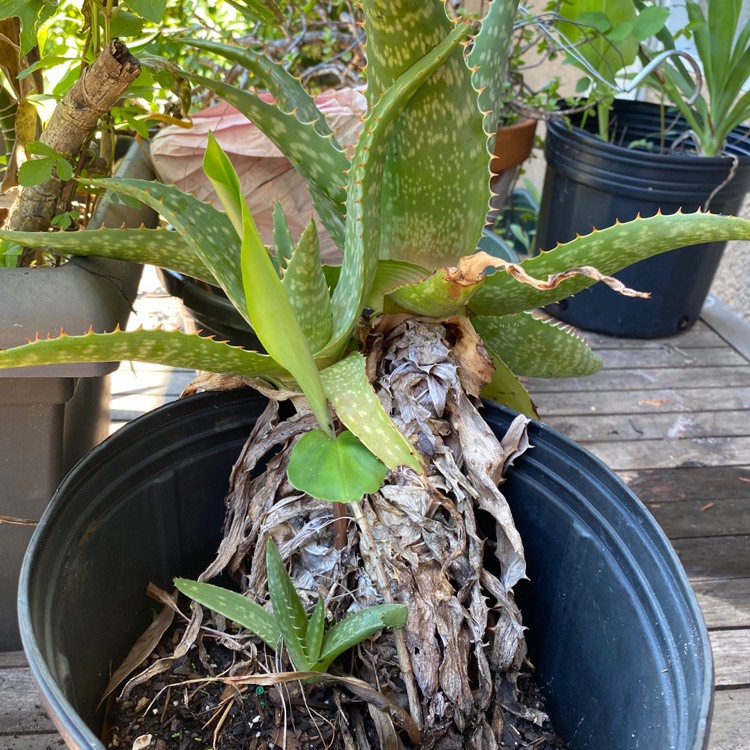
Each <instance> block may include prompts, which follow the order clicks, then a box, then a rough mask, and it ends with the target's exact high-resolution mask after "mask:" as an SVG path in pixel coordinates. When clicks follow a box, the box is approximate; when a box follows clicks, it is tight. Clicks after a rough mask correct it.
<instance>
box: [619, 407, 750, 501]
mask: <svg viewBox="0 0 750 750" xmlns="http://www.w3.org/2000/svg"><path fill="white" fill-rule="evenodd" d="M748 419H750V415H748ZM620 476H621V477H622V479H623V480H624V481H625V482H627V484H628V486H629V487H630V489H632V490H633V492H635V494H636V495H638V497H639V498H640V499H641V500H642V501H643V502H645V503H650V502H668V501H672V500H675V501H679V500H709V499H710V500H732V499H735V498H738V497H747V496H748V494H750V466H709V467H694V468H685V467H682V468H679V469H639V470H637V471H631V472H622V473H621V474H620Z"/></svg>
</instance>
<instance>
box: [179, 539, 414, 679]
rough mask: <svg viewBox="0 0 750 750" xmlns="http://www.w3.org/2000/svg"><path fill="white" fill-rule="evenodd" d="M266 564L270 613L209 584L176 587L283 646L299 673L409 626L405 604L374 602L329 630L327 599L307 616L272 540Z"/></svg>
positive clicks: (267, 641) (324, 665)
mask: <svg viewBox="0 0 750 750" xmlns="http://www.w3.org/2000/svg"><path fill="white" fill-rule="evenodd" d="M266 568H267V570H268V591H269V595H270V600H271V606H272V608H273V611H272V612H269V611H268V610H266V609H264V608H263V607H261V606H260V605H259V604H256V603H255V602H254V601H252V600H251V599H248V598H247V597H244V596H242V595H241V594H238V593H236V592H235V591H231V590H229V589H225V588H223V587H221V586H214V585H213V584H211V583H204V582H202V581H190V580H187V579H185V578H176V579H175V585H176V587H177V588H178V589H179V590H180V591H181V592H182V593H183V594H185V595H186V596H189V597H190V598H191V599H194V600H195V601H197V602H198V603H199V604H202V605H204V606H205V607H208V608H209V609H211V610H213V611H214V612H217V613H218V614H220V615H223V616H224V617H226V618H227V619H228V620H231V621H233V622H236V623H237V624H238V625H241V626H242V627H244V628H246V629H247V630H249V631H250V632H252V633H255V634H256V635H257V636H258V637H259V638H260V639H261V640H262V641H263V642H264V643H265V644H266V645H267V646H269V648H271V649H273V650H274V651H276V650H277V649H279V648H280V646H281V645H284V646H285V647H286V649H287V651H288V652H289V656H290V658H291V660H292V663H293V664H294V667H295V669H296V670H297V671H298V672H325V671H326V670H327V669H328V667H329V666H330V665H331V663H332V662H333V660H334V659H336V658H337V657H338V656H340V655H341V654H343V653H344V652H345V651H348V650H349V649H350V648H353V647H354V646H356V645H357V644H358V643H361V642H362V641H364V640H365V639H367V638H371V637H372V636H374V635H376V634H377V633H379V632H380V631H381V630H382V629H383V628H386V627H388V628H403V627H404V625H405V624H406V614H407V612H406V607H404V606H403V605H402V604H376V605H373V606H370V607H365V608H364V609H360V610H358V611H357V612H352V613H350V614H348V615H347V616H346V617H345V618H344V619H343V620H341V621H340V622H337V623H336V624H335V625H334V626H333V627H331V628H329V629H328V630H326V626H325V618H326V605H325V602H324V601H323V599H322V598H318V601H317V604H316V605H315V608H314V609H313V612H312V615H311V616H309V617H308V615H307V613H306V612H305V608H304V605H303V603H302V599H301V598H300V596H299V594H298V593H297V589H296V588H295V587H294V581H293V580H292V579H291V576H290V575H289V573H287V571H286V568H285V567H284V562H283V560H282V559H281V555H280V554H279V550H278V548H277V547H276V543H275V542H274V541H273V539H269V540H268V547H267V549H266Z"/></svg>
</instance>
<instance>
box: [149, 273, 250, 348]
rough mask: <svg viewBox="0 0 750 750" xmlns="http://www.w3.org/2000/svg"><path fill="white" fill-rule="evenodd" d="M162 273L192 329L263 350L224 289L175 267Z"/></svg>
mask: <svg viewBox="0 0 750 750" xmlns="http://www.w3.org/2000/svg"><path fill="white" fill-rule="evenodd" d="M158 273H159V278H160V280H161V283H162V284H163V285H164V288H165V289H166V291H167V292H168V293H169V294H170V295H171V296H172V297H177V298H178V299H179V300H180V302H181V305H182V311H183V315H184V318H185V323H186V327H187V328H188V329H189V330H191V331H196V332H198V333H200V334H201V335H202V336H213V337H214V338H216V339H218V340H219V341H228V342H229V343H230V344H234V345H235V346H243V347H245V349H251V350H253V351H263V349H262V347H261V344H260V341H258V337H257V336H256V335H255V332H254V331H253V329H252V328H251V327H250V326H249V325H248V323H247V322H246V321H245V319H244V318H243V317H242V315H240V313H239V312H238V311H237V308H236V307H235V306H234V305H233V304H232V303H231V302H230V301H229V300H228V299H227V297H226V295H225V294H224V293H223V292H222V291H221V289H219V288H217V287H211V286H209V285H208V284H204V283H202V282H199V281H196V280H195V279H192V278H190V277H189V276H185V275H183V274H181V273H178V272H177V271H173V270H171V269H167V268H159V269H158Z"/></svg>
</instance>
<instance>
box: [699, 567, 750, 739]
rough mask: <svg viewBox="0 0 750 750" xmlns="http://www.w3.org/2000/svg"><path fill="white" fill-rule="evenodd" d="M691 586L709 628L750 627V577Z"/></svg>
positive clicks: (707, 581)
mask: <svg viewBox="0 0 750 750" xmlns="http://www.w3.org/2000/svg"><path fill="white" fill-rule="evenodd" d="M691 585H692V587H693V591H694V592H695V596H696V598H697V599H698V604H699V605H700V608H701V612H703V618H704V620H705V621H706V626H707V627H708V628H712V629H715V628H740V627H745V628H746V627H748V625H750V577H748V578H729V579H726V580H722V579H718V580H717V579H710V580H705V581H695V580H694V581H691ZM749 710H750V709H749ZM749 737H750V735H749Z"/></svg>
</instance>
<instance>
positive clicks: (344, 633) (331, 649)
mask: <svg viewBox="0 0 750 750" xmlns="http://www.w3.org/2000/svg"><path fill="white" fill-rule="evenodd" d="M408 615H409V610H408V608H407V607H406V605H404V604H376V605H374V606H372V607H367V608H366V609H361V610H359V611H358V612H352V613H351V614H349V615H347V616H346V617H345V618H344V619H343V620H341V622H337V623H336V624H335V625H334V626H333V627H332V628H331V629H330V630H329V631H328V632H327V633H326V635H325V639H324V640H323V653H322V654H321V657H320V662H319V663H318V665H317V669H318V670H319V671H322V672H324V671H326V670H327V669H328V667H329V665H330V664H331V662H332V661H333V660H334V659H335V658H336V657H337V656H340V655H341V654H343V653H345V652H346V651H348V650H349V649H350V648H352V647H354V646H356V645H357V644H358V643H361V642H362V641H363V640H365V639H366V638H371V637H372V636H374V635H377V634H378V633H379V632H380V631H381V630H382V629H383V628H403V627H404V626H405V625H406V620H407V617H408Z"/></svg>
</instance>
